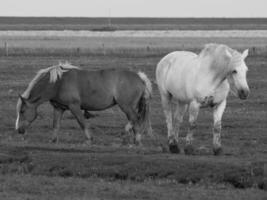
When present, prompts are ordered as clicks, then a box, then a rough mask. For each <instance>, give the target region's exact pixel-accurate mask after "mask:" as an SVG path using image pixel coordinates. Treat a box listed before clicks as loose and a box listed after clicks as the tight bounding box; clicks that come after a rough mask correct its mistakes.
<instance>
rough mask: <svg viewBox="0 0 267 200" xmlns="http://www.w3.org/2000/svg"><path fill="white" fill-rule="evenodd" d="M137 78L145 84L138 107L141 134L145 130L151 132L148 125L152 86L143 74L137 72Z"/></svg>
mask: <svg viewBox="0 0 267 200" xmlns="http://www.w3.org/2000/svg"><path fill="white" fill-rule="evenodd" d="M138 76H139V77H140V78H141V80H142V81H143V82H144V84H145V91H144V92H143V94H142V96H141V98H140V100H139V105H138V116H139V117H138V121H139V124H140V126H141V130H142V132H144V131H145V130H147V132H148V134H150V132H149V131H152V129H151V124H150V99H151V97H152V84H151V81H150V80H149V79H148V77H147V76H146V74H145V73H143V72H138Z"/></svg>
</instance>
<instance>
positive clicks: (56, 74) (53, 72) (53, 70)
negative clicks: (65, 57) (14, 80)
mask: <svg viewBox="0 0 267 200" xmlns="http://www.w3.org/2000/svg"><path fill="white" fill-rule="evenodd" d="M71 69H80V68H79V67H77V66H74V65H71V64H70V63H68V62H65V63H62V62H59V64H57V65H53V66H51V67H48V68H45V69H41V70H39V71H38V72H37V74H36V75H35V77H34V78H33V79H32V80H31V82H30V83H29V85H28V87H27V89H26V90H25V91H24V93H23V94H22V97H24V98H28V97H29V95H30V92H31V90H32V88H33V87H34V86H35V84H36V83H37V82H38V81H39V80H40V79H41V78H42V77H43V76H44V75H46V74H47V73H50V79H49V82H50V83H55V82H56V81H57V80H58V79H60V78H61V77H62V75H63V73H64V72H67V71H69V70H71Z"/></svg>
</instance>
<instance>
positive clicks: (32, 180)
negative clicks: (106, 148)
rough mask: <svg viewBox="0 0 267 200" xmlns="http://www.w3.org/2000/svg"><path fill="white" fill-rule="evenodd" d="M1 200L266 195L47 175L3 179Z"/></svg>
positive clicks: (167, 183) (159, 199)
mask: <svg viewBox="0 0 267 200" xmlns="http://www.w3.org/2000/svg"><path fill="white" fill-rule="evenodd" d="M0 181H1V182H3V183H5V184H3V185H1V186H0V198H1V199H6V200H11V199H17V198H18V197H19V199H21V200H24V199H27V200H30V199H40V200H43V199H50V200H57V199H66V200H67V199H77V200H83V199H84V200H85V199H95V200H98V199H108V200H109V199H110V200H111V199H114V200H119V199H121V200H124V199H132V200H134V199H138V200H139V199H151V200H164V199H169V200H171V199H176V200H179V199H181V200H183V199H198V200H206V199H207V200H209V199H210V200H217V199H225V200H228V199H229V200H230V199H242V200H243V199H255V200H258V199H259V200H264V198H265V197H266V193H265V192H264V191H259V190H257V189H245V190H241V189H234V188H232V187H231V186H229V185H183V184H177V183H175V182H171V181H168V180H162V181H153V180H148V181H146V182H132V181H108V180H105V179H99V178H88V179H80V178H60V177H47V176H31V175H26V176H21V175H11V176H1V177H0ZM265 199H266V198H265Z"/></svg>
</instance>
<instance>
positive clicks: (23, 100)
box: [19, 94, 26, 102]
mask: <svg viewBox="0 0 267 200" xmlns="http://www.w3.org/2000/svg"><path fill="white" fill-rule="evenodd" d="M19 98H20V100H21V101H22V102H25V101H26V99H25V98H24V97H23V96H21V94H19Z"/></svg>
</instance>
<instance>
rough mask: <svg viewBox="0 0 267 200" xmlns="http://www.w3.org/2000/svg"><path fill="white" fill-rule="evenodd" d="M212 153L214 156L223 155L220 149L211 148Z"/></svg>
mask: <svg viewBox="0 0 267 200" xmlns="http://www.w3.org/2000/svg"><path fill="white" fill-rule="evenodd" d="M213 153H214V155H215V156H219V155H222V153H223V150H222V147H214V148H213Z"/></svg>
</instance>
